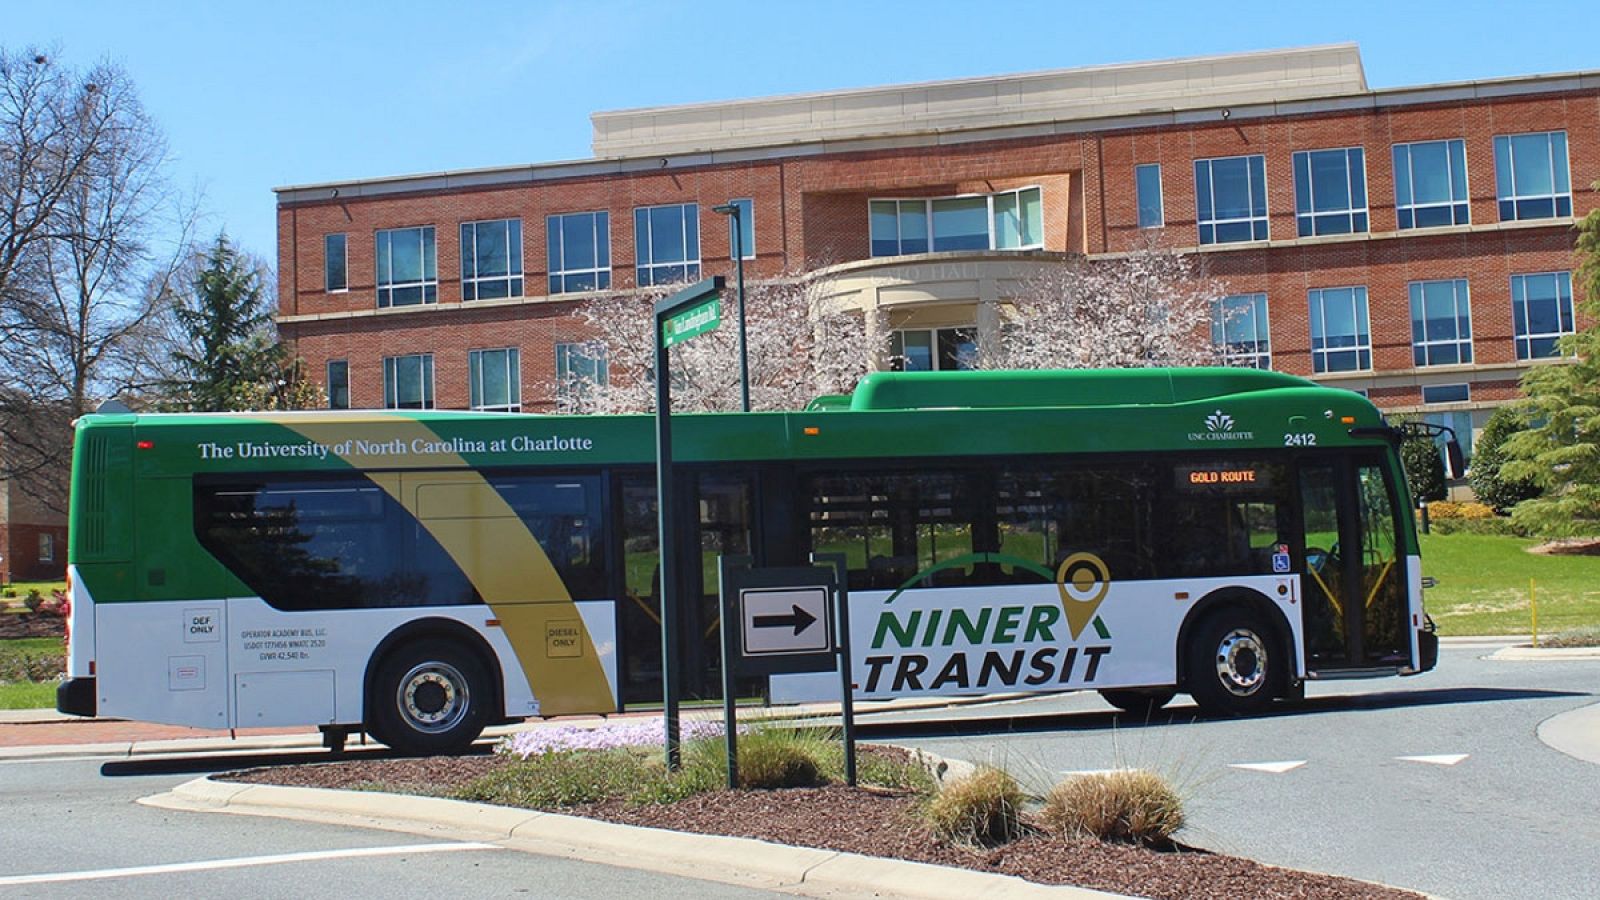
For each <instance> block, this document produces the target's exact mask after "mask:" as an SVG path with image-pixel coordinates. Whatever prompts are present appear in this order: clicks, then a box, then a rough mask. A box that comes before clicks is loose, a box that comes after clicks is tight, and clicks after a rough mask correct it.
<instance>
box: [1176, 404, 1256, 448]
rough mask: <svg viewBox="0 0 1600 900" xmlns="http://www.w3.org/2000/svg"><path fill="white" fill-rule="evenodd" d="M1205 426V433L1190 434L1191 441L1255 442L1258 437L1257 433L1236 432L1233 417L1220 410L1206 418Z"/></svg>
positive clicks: (1193, 432) (1195, 432)
mask: <svg viewBox="0 0 1600 900" xmlns="http://www.w3.org/2000/svg"><path fill="white" fill-rule="evenodd" d="M1205 425H1206V430H1205V431H1191V432H1189V440H1191V441H1253V440H1255V437H1256V435H1255V432H1253V431H1235V430H1234V428H1233V416H1230V415H1228V414H1227V413H1225V412H1223V411H1222V410H1220V409H1219V410H1217V411H1216V412H1214V413H1212V414H1211V415H1209V416H1206V421H1205Z"/></svg>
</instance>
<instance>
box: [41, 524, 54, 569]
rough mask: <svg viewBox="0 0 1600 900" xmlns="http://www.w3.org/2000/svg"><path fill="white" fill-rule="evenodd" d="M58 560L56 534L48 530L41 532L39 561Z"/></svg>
mask: <svg viewBox="0 0 1600 900" xmlns="http://www.w3.org/2000/svg"><path fill="white" fill-rule="evenodd" d="M55 561H56V536H55V535H54V534H52V533H50V532H48V531H41V532H39V562H42V563H47V562H55Z"/></svg>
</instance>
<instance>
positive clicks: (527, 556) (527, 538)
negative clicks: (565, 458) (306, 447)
mask: <svg viewBox="0 0 1600 900" xmlns="http://www.w3.org/2000/svg"><path fill="white" fill-rule="evenodd" d="M268 418H272V419H273V421H276V422H277V423H278V424H280V425H283V426H285V427H287V428H290V429H292V430H294V431H296V432H298V433H299V434H300V435H302V436H304V437H305V438H306V439H307V440H311V441H316V442H317V443H321V444H325V445H327V446H330V447H332V446H336V445H339V444H341V443H343V442H344V441H347V440H350V427H349V426H350V425H351V424H352V420H353V418H354V417H352V419H340V420H339V421H330V422H316V421H307V420H305V419H291V418H289V417H281V418H280V417H268ZM359 421H360V424H361V428H360V431H361V440H363V441H367V442H368V443H369V445H370V444H377V445H392V446H407V447H409V446H411V444H412V442H413V441H417V440H421V441H424V442H427V443H429V444H438V443H439V442H440V438H439V436H438V435H437V434H435V433H434V432H433V431H432V430H431V429H429V428H428V427H427V426H425V425H423V424H421V423H420V422H415V421H412V420H409V419H404V418H400V417H397V416H386V415H382V414H369V415H365V416H361V417H360V419H359ZM396 441H398V442H400V443H399V444H394V443H393V442H396ZM346 461H347V462H350V463H351V465H352V467H353V468H355V469H356V470H358V471H360V470H362V469H365V468H367V467H373V468H383V467H402V466H403V467H404V468H410V469H416V468H421V467H422V466H421V465H420V464H419V463H418V461H417V460H415V459H408V458H406V457H405V456H404V455H402V454H391V455H386V456H362V457H361V458H360V461H359V462H355V461H351V460H346ZM426 468H427V469H428V470H429V471H426V472H419V471H411V472H403V473H399V474H398V475H396V474H395V473H381V474H380V473H374V474H369V475H368V478H370V479H371V480H372V482H373V483H374V484H376V485H378V486H379V487H381V488H383V489H384V491H385V492H387V493H388V494H389V495H390V496H391V497H393V498H394V499H395V500H396V501H397V502H398V503H399V504H400V505H401V506H403V507H405V509H406V511H407V512H409V513H411V515H412V516H413V517H414V518H415V519H416V520H417V521H418V522H419V523H421V525H422V527H423V528H425V529H427V531H428V533H429V534H431V535H432V536H433V538H434V540H436V541H438V542H439V546H441V547H443V548H444V550H445V552H446V553H448V554H450V558H451V559H453V560H454V561H455V563H456V565H457V566H459V567H460V568H461V571H462V572H463V573H465V574H466V576H467V578H468V580H470V581H471V582H472V586H473V587H475V588H477V590H478V593H479V594H480V595H481V596H482V597H483V600H484V602H485V603H487V604H488V605H489V607H490V608H491V609H492V610H493V611H494V615H495V617H496V618H498V619H500V623H501V629H502V630H503V631H504V633H505V636H506V639H507V640H508V641H510V643H511V647H512V649H513V650H515V651H516V654H517V659H518V660H519V661H520V662H521V664H522V671H523V674H524V675H526V676H527V678H528V684H529V686H530V687H532V689H533V694H534V696H535V697H536V698H538V700H539V714H540V715H544V716H555V715H567V714H572V713H595V712H609V711H612V710H615V709H616V701H615V699H614V698H613V697H612V694H611V686H610V683H609V682H608V681H607V680H606V675H605V669H604V668H603V667H602V666H601V664H600V657H599V655H598V654H597V653H596V651H595V646H594V640H593V639H592V638H591V637H590V635H589V631H588V629H587V628H585V627H584V626H583V618H582V616H580V615H579V614H578V607H577V604H576V603H574V602H573V600H572V595H571V594H570V593H568V591H567V586H566V584H565V583H563V582H562V580H561V575H560V573H559V572H557V571H556V569H555V566H553V565H551V563H550V557H549V556H548V555H546V553H545V552H544V548H543V547H541V546H539V541H538V540H537V539H536V538H535V537H534V536H533V534H532V533H531V532H530V531H529V530H528V527H527V525H526V524H524V523H523V521H522V519H521V518H520V517H518V516H517V514H516V512H515V511H514V510H512V509H511V506H510V505H509V504H507V503H506V502H505V499H504V498H503V497H501V496H500V492H499V491H496V490H495V489H494V487H493V486H492V485H490V484H489V482H488V481H487V480H485V478H484V477H483V474H482V473H481V472H478V471H476V470H475V469H472V468H471V467H470V466H469V464H468V463H467V462H466V460H464V459H462V458H461V457H460V456H459V455H456V454H441V453H434V454H429V456H428V457H427V463H426ZM574 639H576V641H577V643H576V644H574V643H573V641H574Z"/></svg>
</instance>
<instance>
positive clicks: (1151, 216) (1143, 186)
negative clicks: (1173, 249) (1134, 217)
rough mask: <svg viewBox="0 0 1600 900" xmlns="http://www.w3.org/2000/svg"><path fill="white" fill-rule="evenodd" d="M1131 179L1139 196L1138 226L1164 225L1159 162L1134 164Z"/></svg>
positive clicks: (1157, 226)
mask: <svg viewBox="0 0 1600 900" xmlns="http://www.w3.org/2000/svg"><path fill="white" fill-rule="evenodd" d="M1133 181H1134V187H1135V189H1136V191H1137V193H1138V196H1139V227H1140V228H1160V227H1161V226H1163V225H1165V224H1166V216H1165V215H1164V214H1163V212H1162V210H1161V164H1160V163H1150V164H1149V165H1145V166H1135V167H1134V169H1133Z"/></svg>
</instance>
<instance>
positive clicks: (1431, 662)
mask: <svg viewBox="0 0 1600 900" xmlns="http://www.w3.org/2000/svg"><path fill="white" fill-rule="evenodd" d="M1417 651H1418V652H1417V655H1418V656H1420V657H1421V659H1419V660H1418V662H1419V663H1420V665H1418V666H1417V671H1418V672H1426V671H1429V670H1430V669H1432V668H1433V667H1434V666H1437V665H1438V664H1439V635H1437V634H1435V633H1434V632H1432V631H1419V632H1417Z"/></svg>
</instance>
